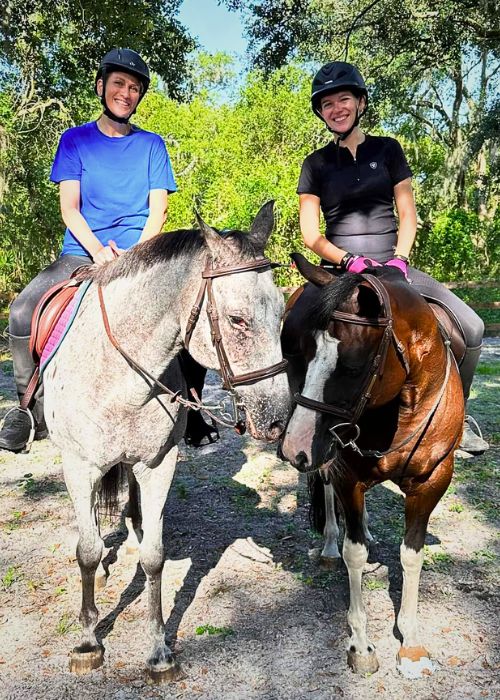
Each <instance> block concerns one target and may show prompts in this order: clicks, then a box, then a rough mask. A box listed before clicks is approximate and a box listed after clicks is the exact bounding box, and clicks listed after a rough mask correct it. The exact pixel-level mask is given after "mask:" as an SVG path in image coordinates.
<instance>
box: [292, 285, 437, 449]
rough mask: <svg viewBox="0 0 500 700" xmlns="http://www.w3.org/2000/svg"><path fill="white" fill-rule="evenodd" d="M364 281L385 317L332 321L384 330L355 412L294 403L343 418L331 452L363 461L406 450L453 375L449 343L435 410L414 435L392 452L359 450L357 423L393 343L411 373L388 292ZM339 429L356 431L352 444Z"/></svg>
mask: <svg viewBox="0 0 500 700" xmlns="http://www.w3.org/2000/svg"><path fill="white" fill-rule="evenodd" d="M362 277H364V279H365V280H366V281H367V282H368V283H369V284H370V285H371V286H372V287H373V289H374V290H375V292H376V293H377V296H378V298H379V301H380V302H381V305H382V313H383V314H384V315H383V316H382V317H381V318H367V317H363V316H356V314H350V313H345V312H343V311H333V313H332V318H333V319H334V320H336V321H341V322H343V323H352V324H354V325H361V326H374V327H383V328H385V330H384V333H383V335H382V338H381V340H380V343H379V346H378V349H377V354H376V355H375V357H374V359H373V362H372V364H371V367H370V371H369V374H368V379H367V381H366V383H365V385H364V386H363V389H362V391H361V392H360V396H359V399H358V401H357V403H356V405H355V406H354V408H351V409H344V408H341V407H340V406H335V405H334V404H328V403H324V402H322V401H316V400H315V399H310V398H308V397H307V396H304V395H303V394H299V393H296V394H295V396H294V399H295V401H296V403H297V404H298V405H299V406H303V407H304V408H309V409H311V410H312V411H317V412H319V413H327V414H329V415H334V416H338V417H339V418H343V419H344V420H345V421H346V422H344V423H339V424H337V425H336V426H334V427H333V428H330V430H329V432H330V433H331V434H332V437H333V440H332V443H331V446H330V448H331V447H332V446H333V444H334V443H337V444H338V445H339V446H340V448H341V449H345V448H346V447H351V449H353V450H354V451H355V452H357V453H358V454H359V455H361V456H362V457H377V458H380V457H384V456H385V455H388V454H391V453H392V452H396V451H397V450H399V449H401V447H404V446H405V445H406V444H408V443H409V442H410V441H411V440H412V439H413V438H414V437H415V436H416V435H417V434H418V433H419V432H420V431H421V430H422V429H423V428H424V427H425V425H426V424H427V423H428V421H429V420H430V419H431V417H432V416H433V414H434V413H435V411H436V409H437V407H438V406H439V403H440V401H441V399H442V397H443V394H444V391H445V388H446V384H447V382H448V378H449V375H450V367H451V349H450V344H449V342H447V343H446V346H447V363H446V371H445V377H444V380H443V383H442V385H441V388H440V390H439V393H438V396H437V399H436V401H435V402H434V404H433V406H432V408H431V409H430V411H429V412H428V413H427V414H426V416H425V418H424V419H423V420H422V421H421V422H420V423H419V424H418V426H417V427H416V428H415V430H413V431H412V433H411V434H410V435H409V436H408V437H407V438H405V439H404V440H403V441H402V442H400V443H399V444H398V445H396V446H395V447H391V448H390V449H388V450H385V451H383V452H381V451H379V450H362V449H361V448H360V447H358V445H357V443H356V440H357V439H358V438H359V436H360V433H361V431H360V428H359V426H358V420H359V419H360V417H361V415H362V414H363V412H364V410H365V408H366V406H367V404H368V402H369V401H370V398H371V395H372V390H373V386H374V385H375V382H376V381H377V379H378V378H379V377H381V376H382V375H383V372H384V367H385V362H386V358H387V350H388V348H389V344H390V343H391V341H392V343H393V344H394V347H395V349H396V353H397V355H398V357H399V359H400V361H401V363H402V365H403V367H404V369H405V371H406V374H408V373H409V371H410V367H409V363H408V358H407V355H406V352H405V349H404V346H403V344H402V343H401V342H400V340H399V339H398V337H397V336H396V334H395V332H394V328H393V317H392V310H391V302H390V299H389V295H388V293H387V290H386V289H385V287H384V285H383V284H382V283H381V282H380V281H379V280H378V279H377V278H376V277H371V276H368V275H362ZM339 428H348V429H352V430H353V431H354V436H353V437H352V438H351V439H350V440H348V441H347V442H345V441H344V440H342V438H341V437H340V436H339V435H338V433H337V431H338V429H339Z"/></svg>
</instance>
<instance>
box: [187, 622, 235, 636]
mask: <svg viewBox="0 0 500 700" xmlns="http://www.w3.org/2000/svg"><path fill="white" fill-rule="evenodd" d="M195 634H197V635H199V636H201V635H202V634H209V635H213V634H216V635H220V636H221V637H222V639H225V638H226V637H229V636H231V635H232V634H234V630H233V629H231V627H215V626H214V625H200V626H199V627H197V628H196V629H195Z"/></svg>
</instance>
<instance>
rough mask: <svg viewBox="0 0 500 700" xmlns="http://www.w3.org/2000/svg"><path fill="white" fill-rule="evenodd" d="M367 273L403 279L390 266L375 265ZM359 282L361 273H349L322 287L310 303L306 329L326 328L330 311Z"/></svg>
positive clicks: (398, 280) (395, 279)
mask: <svg viewBox="0 0 500 700" xmlns="http://www.w3.org/2000/svg"><path fill="white" fill-rule="evenodd" d="M369 274H370V275H372V276H373V277H379V278H381V279H387V280H388V281H393V282H402V281H403V277H402V275H401V273H400V272H399V271H398V270H396V269H394V268H391V267H386V266H383V267H375V268H372V269H370V271H369ZM361 282H363V277H362V276H361V275H357V274H353V273H349V274H345V275H342V276H341V277H339V278H337V279H335V278H334V279H333V281H332V282H331V283H330V284H327V285H325V286H324V287H322V288H321V289H320V290H319V294H318V296H317V297H316V298H315V301H314V303H313V304H312V305H311V309H310V313H309V316H308V318H307V322H306V323H307V330H309V331H314V330H326V328H327V327H328V323H329V321H330V318H331V315H332V312H333V311H335V309H337V308H338V307H339V306H340V304H342V302H344V301H346V299H348V298H349V296H350V295H351V294H352V292H353V291H354V289H355V287H357V286H358V285H359V284H361ZM406 288H407V289H411V287H408V286H406ZM413 291H414V290H413Z"/></svg>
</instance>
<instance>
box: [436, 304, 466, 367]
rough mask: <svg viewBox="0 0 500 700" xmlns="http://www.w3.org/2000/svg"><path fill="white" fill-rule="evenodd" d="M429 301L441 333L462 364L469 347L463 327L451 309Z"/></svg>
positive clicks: (458, 361) (458, 363) (456, 358)
mask: <svg viewBox="0 0 500 700" xmlns="http://www.w3.org/2000/svg"><path fill="white" fill-rule="evenodd" d="M427 303H428V304H429V306H430V307H431V309H432V311H433V312H434V316H435V317H436V319H437V322H438V325H439V330H440V331H441V335H442V336H443V338H444V339H445V340H449V341H450V347H451V351H452V353H453V356H454V358H455V360H456V361H457V365H459V366H460V363H461V362H462V360H463V359H464V355H465V350H466V348H467V346H466V344H465V338H464V336H463V333H462V329H461V328H460V326H459V325H458V323H457V321H456V319H455V318H454V316H452V314H451V312H450V311H448V310H447V309H445V308H444V307H443V306H440V305H439V304H435V303H433V302H430V301H428V302H427Z"/></svg>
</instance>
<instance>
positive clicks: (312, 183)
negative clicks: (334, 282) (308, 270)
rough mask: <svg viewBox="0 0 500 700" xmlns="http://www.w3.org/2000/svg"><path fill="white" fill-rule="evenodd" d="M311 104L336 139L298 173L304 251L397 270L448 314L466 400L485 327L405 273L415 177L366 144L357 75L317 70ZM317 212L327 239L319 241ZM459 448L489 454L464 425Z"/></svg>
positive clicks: (399, 157) (381, 141)
mask: <svg viewBox="0 0 500 700" xmlns="http://www.w3.org/2000/svg"><path fill="white" fill-rule="evenodd" d="M311 104H312V109H313V112H314V113H315V114H316V115H317V116H318V117H319V118H320V119H322V120H323V121H324V122H325V124H326V126H327V128H328V130H329V131H331V132H332V133H333V134H334V137H335V138H334V140H333V141H332V142H330V143H329V144H328V145H327V146H325V147H324V148H320V149H319V150H317V151H314V153H311V155H309V156H308V157H307V158H306V159H305V161H304V163H303V165H302V170H301V173H300V179H299V185H298V188H297V192H298V194H299V198H300V228H301V231H302V236H303V238H304V243H305V244H306V246H307V247H308V248H310V249H311V250H312V251H314V252H315V253H317V254H318V255H319V256H320V257H321V258H322V264H324V265H332V263H333V264H334V265H335V266H337V267H338V269H340V270H343V271H348V272H362V271H363V270H365V269H366V267H369V266H377V265H380V264H384V265H389V266H392V267H397V268H398V269H399V270H400V271H401V272H402V273H403V274H404V275H405V276H406V277H407V279H408V281H409V282H410V283H411V284H412V285H413V286H414V287H415V288H416V289H418V291H419V292H420V293H421V294H422V295H423V296H424V297H426V299H428V300H429V301H431V300H432V301H435V302H437V303H439V304H440V305H441V306H444V307H445V308H446V309H447V310H448V311H449V312H451V314H452V316H453V317H454V318H455V320H456V322H457V324H458V325H459V327H460V328H461V330H462V333H463V336H464V338H465V341H466V345H467V349H466V353H465V356H464V358H463V360H462V362H461V365H460V376H461V379H462V384H463V388H464V396H465V399H466V400H467V398H468V396H469V392H470V387H471V384H472V379H473V376H474V370H475V368H476V365H477V362H478V360H479V355H480V352H481V343H482V338H483V333H484V324H483V322H482V320H481V319H480V318H479V316H478V315H477V314H476V313H475V312H474V311H473V310H472V309H471V308H469V307H468V306H467V305H466V304H464V302H463V301H462V300H461V299H459V298H458V297H457V296H455V295H454V294H453V293H452V292H451V291H450V290H449V289H447V288H446V287H444V286H443V285H442V284H440V283H439V282H437V281H436V280H434V279H433V278H432V277H430V276H429V275H427V274H425V273H424V272H421V271H420V270H416V269H415V268H413V267H409V265H408V257H409V255H410V252H411V249H412V246H413V243H414V240H415V235H416V231H417V215H416V210H415V201H414V197H413V189H412V184H411V176H412V172H411V169H410V167H409V165H408V163H407V161H406V158H405V155H404V153H403V150H402V148H401V146H400V144H399V143H398V141H396V140H395V139H392V138H388V137H384V136H369V135H367V134H365V133H364V132H363V131H361V129H360V128H359V120H360V118H361V117H362V116H363V114H364V113H365V111H366V108H367V105H368V92H367V89H366V85H365V83H364V80H363V78H362V76H361V74H360V73H359V71H358V69H357V68H356V67H355V66H353V65H351V64H349V63H344V62H341V61H333V62H331V63H327V64H326V65H324V66H323V67H322V68H321V69H320V71H319V72H318V73H317V74H316V76H315V78H314V80H313V85H312V95H311ZM394 206H395V207H396V211H397V219H396V216H395V211H394ZM320 212H322V213H323V216H324V219H325V222H326V236H323V235H322V234H321V233H320V226H319V223H320ZM473 422H474V421H473ZM460 446H461V448H462V449H464V450H466V451H468V452H470V453H472V454H480V453H481V452H484V450H486V449H487V448H488V443H487V442H486V441H485V440H483V439H482V437H481V436H480V435H476V434H475V433H474V432H473V430H471V427H470V425H469V417H467V419H466V423H465V426H464V436H463V438H462V443H461V445H460Z"/></svg>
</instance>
